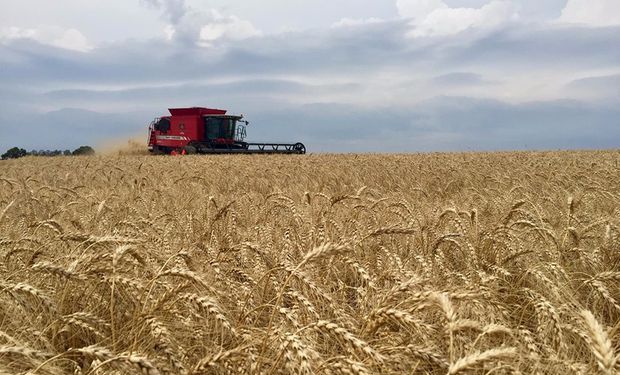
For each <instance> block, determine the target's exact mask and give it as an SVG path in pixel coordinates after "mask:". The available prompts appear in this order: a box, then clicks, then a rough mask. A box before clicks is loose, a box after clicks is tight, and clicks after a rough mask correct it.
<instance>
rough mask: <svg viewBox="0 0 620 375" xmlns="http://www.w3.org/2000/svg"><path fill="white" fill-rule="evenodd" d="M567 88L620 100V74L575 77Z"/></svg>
mask: <svg viewBox="0 0 620 375" xmlns="http://www.w3.org/2000/svg"><path fill="white" fill-rule="evenodd" d="M567 88H568V89H571V90H577V91H579V92H585V93H587V94H589V95H594V96H602V97H605V98H610V99H615V100H618V101H620V74H615V75H608V76H598V77H587V78H581V79H577V80H574V81H571V82H570V83H569V84H568V85H567Z"/></svg>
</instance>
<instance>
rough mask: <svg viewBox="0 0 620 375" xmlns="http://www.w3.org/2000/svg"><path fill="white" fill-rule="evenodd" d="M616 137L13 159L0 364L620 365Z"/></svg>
mask: <svg viewBox="0 0 620 375" xmlns="http://www.w3.org/2000/svg"><path fill="white" fill-rule="evenodd" d="M619 202H620V152H618V151H591V152H538V153H533V152H532V153H525V152H523V153H517V152H511V153H508V152H506V153H466V154H459V153H443V154H414V155H305V156H251V155H242V156H184V157H166V156H127V155H121V156H119V155H115V156H94V157H56V158H32V157H27V158H22V159H19V160H13V161H3V162H0V257H1V259H2V262H1V263H0V373H3V374H15V373H20V374H132V373H136V374H137V373H143V374H150V375H154V374H226V373H247V374H313V373H314V374H403V373H414V374H468V373H472V374H513V373H514V374H519V373H520V374H596V373H599V374H615V373H618V372H619V371H620V358H619V357H618V353H620V324H619V317H620V207H619V204H618V203H619Z"/></svg>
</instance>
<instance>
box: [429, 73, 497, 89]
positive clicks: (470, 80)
mask: <svg viewBox="0 0 620 375" xmlns="http://www.w3.org/2000/svg"><path fill="white" fill-rule="evenodd" d="M431 82H432V83H433V84H436V85H441V86H475V85H488V84H492V82H490V81H487V80H485V79H484V78H483V77H482V75H480V74H476V73H466V72H454V73H448V74H442V75H439V76H436V77H434V78H433V79H432V80H431Z"/></svg>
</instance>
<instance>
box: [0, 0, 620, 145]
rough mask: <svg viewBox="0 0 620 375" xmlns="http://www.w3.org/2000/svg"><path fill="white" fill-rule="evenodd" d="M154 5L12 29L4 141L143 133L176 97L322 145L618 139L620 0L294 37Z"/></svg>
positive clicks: (413, 3) (186, 7) (412, 2)
mask: <svg viewBox="0 0 620 375" xmlns="http://www.w3.org/2000/svg"><path fill="white" fill-rule="evenodd" d="M141 1H142V4H143V5H144V6H145V9H147V8H148V9H155V10H157V11H159V14H160V17H161V19H162V21H163V23H164V24H165V29H163V30H161V33H160V36H159V37H154V38H151V39H127V40H124V41H120V42H109V43H103V44H93V43H92V42H90V41H88V40H87V39H86V37H84V36H83V35H82V34H80V32H79V31H78V30H72V29H70V28H60V27H59V28H56V29H54V30H52V31H49V30H48V31H44V28H36V29H28V28H20V27H17V26H9V27H8V28H5V29H2V31H1V32H0V66H2V69H0V80H2V82H3V85H2V86H1V87H0V149H5V148H8V147H10V146H13V145H18V146H20V147H25V148H35V149H36V148H71V147H74V146H78V145H80V144H83V143H96V142H97V141H98V140H100V139H102V138H107V137H110V138H116V139H118V138H119V137H120V136H123V135H124V134H126V135H131V136H133V135H135V134H136V133H139V132H146V125H147V124H148V123H149V122H150V120H152V118H153V117H155V116H158V115H163V114H165V113H166V109H167V108H168V107H174V106H213V107H220V108H228V109H230V110H231V111H233V112H237V113H244V114H246V116H247V117H248V118H249V119H250V121H251V122H252V125H251V126H250V128H249V129H248V133H249V137H251V139H252V140H256V141H298V140H299V141H304V142H305V143H306V144H307V145H308V146H309V148H310V150H313V151H355V152H359V151H398V152H406V151H432V150H490V149H532V148H552V149H555V148H597V147H605V148H608V147H618V144H620V130H618V129H620V126H618V125H620V124H618V121H619V120H618V119H619V118H620V116H618V115H619V114H620V113H619V112H620V110H619V108H620V105H619V104H620V94H619V92H618V87H620V85H619V84H618V77H620V49H619V48H617V46H618V45H620V20H618V19H616V15H617V14H620V12H615V10H617V8H616V7H617V5H616V4H617V2H616V1H615V0H591V1H588V2H584V1H581V0H569V1H568V2H567V3H566V4H565V6H564V7H563V8H558V9H557V16H556V17H553V18H550V19H547V20H545V21H540V20H533V19H531V18H526V17H524V14H526V13H524V9H525V8H524V6H523V4H522V3H520V2H518V1H499V0H494V1H486V2H483V1H481V2H480V6H478V7H471V8H464V7H455V6H450V4H451V3H450V2H449V1H442V0H398V1H396V2H395V4H394V7H395V9H396V12H397V13H398V15H397V16H396V17H393V18H390V19H386V18H376V17H368V18H343V19H340V20H335V21H334V22H332V23H331V27H325V28H310V29H303V30H298V31H282V32H264V31H262V30H260V29H259V28H258V27H256V26H255V25H254V23H253V22H251V20H248V19H243V18H241V17H239V16H236V15H234V14H227V13H225V12H224V11H222V10H218V9H211V8H206V9H205V8H197V7H193V6H191V5H190V4H188V3H186V2H185V1H183V0H148V1H147V0H141ZM584 9H585V10H584ZM528 17H529V16H528ZM74 31H75V32H74ZM164 31H165V32H164ZM80 35H81V37H80ZM145 138H146V133H145Z"/></svg>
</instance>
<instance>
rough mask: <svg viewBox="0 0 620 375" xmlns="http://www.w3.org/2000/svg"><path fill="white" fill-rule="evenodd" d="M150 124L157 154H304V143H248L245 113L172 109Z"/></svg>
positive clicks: (149, 141)
mask: <svg viewBox="0 0 620 375" xmlns="http://www.w3.org/2000/svg"><path fill="white" fill-rule="evenodd" d="M168 111H170V116H162V117H158V118H156V119H155V120H153V121H152V122H151V124H150V125H149V140H148V147H149V151H151V152H152V153H156V154H170V153H181V152H184V153H188V154H195V153H202V154H305V153H306V147H305V146H304V145H303V143H300V142H297V143H249V142H246V141H245V137H246V126H247V125H249V122H247V121H245V120H243V115H229V114H227V111H226V110H224V109H214V108H204V107H191V108H170V109H168Z"/></svg>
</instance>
